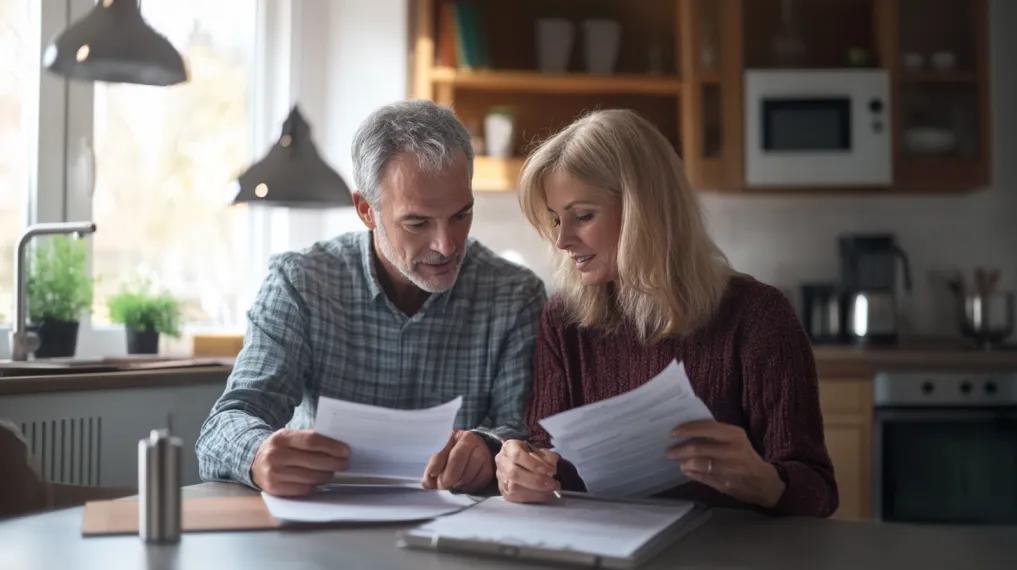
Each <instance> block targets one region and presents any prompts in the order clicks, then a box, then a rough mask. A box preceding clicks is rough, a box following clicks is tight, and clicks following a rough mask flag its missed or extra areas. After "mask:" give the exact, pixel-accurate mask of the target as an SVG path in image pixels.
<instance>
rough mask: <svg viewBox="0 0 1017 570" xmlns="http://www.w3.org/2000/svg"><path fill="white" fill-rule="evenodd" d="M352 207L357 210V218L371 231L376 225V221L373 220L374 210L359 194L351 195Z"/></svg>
mask: <svg viewBox="0 0 1017 570" xmlns="http://www.w3.org/2000/svg"><path fill="white" fill-rule="evenodd" d="M353 207H354V208H356V209H357V216H358V217H359V218H360V221H361V222H364V225H365V226H367V229H369V230H373V229H374V228H375V227H376V226H377V225H378V220H376V219H374V210H373V209H371V205H370V204H368V203H367V200H366V199H365V198H364V195H363V194H361V193H360V192H354V193H353Z"/></svg>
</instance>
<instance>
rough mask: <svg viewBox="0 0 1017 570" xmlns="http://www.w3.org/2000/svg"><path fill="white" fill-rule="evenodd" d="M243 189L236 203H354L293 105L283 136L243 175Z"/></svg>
mask: <svg viewBox="0 0 1017 570" xmlns="http://www.w3.org/2000/svg"><path fill="white" fill-rule="evenodd" d="M238 182H239V183H240V192H238V193H237V197H236V198H234V199H233V203H234V204H240V203H245V202H246V203H250V204H265V205H271V206H290V207H297V208H300V207H304V208H315V207H319V208H320V207H343V206H352V205H353V198H352V197H351V196H350V189H349V187H348V186H346V182H344V181H343V179H342V177H340V176H339V174H338V173H337V172H336V171H335V170H332V167H330V166H329V165H328V164H326V163H325V161H324V160H322V158H321V156H320V155H319V154H318V149H316V148H315V147H314V143H313V142H312V141H311V127H310V125H308V124H307V121H305V120H304V117H303V115H301V114H300V111H299V110H298V109H297V108H296V107H295V106H294V107H293V110H292V111H290V114H289V116H288V117H286V122H284V123H283V128H282V135H281V136H280V137H279V140H278V141H277V142H276V143H275V144H274V145H272V148H271V149H269V151H268V154H267V155H265V158H263V159H261V160H260V161H258V162H256V163H254V164H253V165H251V167H250V168H248V169H247V171H246V172H244V173H243V174H241V175H240V178H239V179H238Z"/></svg>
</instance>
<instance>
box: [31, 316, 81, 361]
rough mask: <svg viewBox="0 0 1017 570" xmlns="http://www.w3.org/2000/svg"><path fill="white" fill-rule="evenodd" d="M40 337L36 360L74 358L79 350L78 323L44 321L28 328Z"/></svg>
mask: <svg viewBox="0 0 1017 570" xmlns="http://www.w3.org/2000/svg"><path fill="white" fill-rule="evenodd" d="M28 330H30V331H34V332H35V333H36V334H38V335H39V349H38V350H36V351H35V352H34V353H33V354H35V357H36V358H48V357H53V356H74V352H75V351H76V350H77V348H78V321H57V320H44V321H42V322H41V323H39V324H38V325H32V326H29V327H28Z"/></svg>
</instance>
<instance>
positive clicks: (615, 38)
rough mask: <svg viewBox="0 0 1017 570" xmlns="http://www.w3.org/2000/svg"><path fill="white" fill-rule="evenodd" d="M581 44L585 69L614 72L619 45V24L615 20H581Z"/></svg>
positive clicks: (592, 71)
mask: <svg viewBox="0 0 1017 570" xmlns="http://www.w3.org/2000/svg"><path fill="white" fill-rule="evenodd" d="M583 45H584V48H585V49H584V51H583V55H584V56H585V58H586V71H588V72H590V73H614V66H615V63H616V62H617V61H618V48H620V47H621V24H619V23H618V22H617V21H615V20H604V19H596V20H583Z"/></svg>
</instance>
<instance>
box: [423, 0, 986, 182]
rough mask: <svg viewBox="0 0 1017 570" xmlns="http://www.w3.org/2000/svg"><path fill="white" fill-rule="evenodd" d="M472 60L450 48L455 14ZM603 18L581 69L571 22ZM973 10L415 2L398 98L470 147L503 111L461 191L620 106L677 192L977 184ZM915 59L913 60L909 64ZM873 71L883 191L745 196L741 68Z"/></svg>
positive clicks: (512, 170) (778, 3)
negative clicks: (663, 158)
mask: <svg viewBox="0 0 1017 570" xmlns="http://www.w3.org/2000/svg"><path fill="white" fill-rule="evenodd" d="M463 4H472V5H473V6H474V7H476V8H477V10H476V14H479V16H478V17H477V19H476V20H475V21H474V25H473V26H471V29H475V30H476V32H477V33H476V35H475V36H474V40H475V42H474V43H476V42H479V44H480V45H482V46H483V48H484V50H483V51H485V52H486V57H485V58H484V59H486V61H482V64H481V65H476V66H474V67H466V66H465V65H463V61H462V60H463V58H461V57H459V56H460V55H461V54H457V53H456V48H455V47H450V46H454V45H455V43H456V41H457V40H458V38H459V36H460V35H461V34H462V32H461V28H457V27H456V26H457V24H456V19H455V10H456V8H455V7H456V5H463ZM546 18H559V19H564V20H567V21H568V22H571V23H572V25H573V30H574V38H573V39H574V41H573V43H572V48H571V51H570V53H569V55H568V63H567V67H566V69H565V71H562V72H555V73H546V72H542V71H540V70H539V68H538V63H537V62H538V59H539V57H538V53H537V52H538V48H537V47H536V44H537V36H538V33H537V31H536V28H537V26H538V21H540V20H543V19H546ZM589 19H608V20H614V21H616V22H618V23H619V24H620V27H621V30H622V32H621V42H620V48H619V51H618V56H617V66H616V68H615V71H614V73H588V72H586V71H585V69H586V66H585V63H584V50H585V48H584V44H585V37H584V32H583V25H582V23H583V22H584V21H586V20H589ZM987 19H988V7H987V3H986V1H985V0H929V1H926V0H753V1H752V2H747V1H746V0H640V1H639V2H626V1H623V0H586V1H583V2H576V1H571V0H513V1H497V0H494V1H486V2H480V1H478V0H472V1H471V0H415V3H414V12H413V24H412V31H411V37H412V42H411V44H412V49H413V54H412V70H413V79H412V95H413V96H414V97H419V98H426V99H433V100H435V101H437V102H439V103H441V104H444V105H448V106H451V107H453V108H454V109H455V110H456V112H457V114H458V115H459V117H460V118H461V119H462V120H463V122H464V124H466V126H467V128H468V129H469V130H470V131H471V133H472V134H473V135H476V136H477V137H480V138H482V136H483V122H484V117H485V115H487V113H488V112H489V111H491V110H492V109H494V108H499V107H501V108H505V107H507V108H509V109H510V110H511V112H512V114H513V116H514V121H515V130H516V142H515V145H514V149H513V151H514V152H513V153H512V154H511V156H508V157H491V156H487V155H484V154H480V155H478V157H477V161H476V164H475V179H474V187H475V189H476V190H495V191H505V190H514V189H515V188H516V187H517V185H518V178H519V171H520V169H521V167H522V163H523V158H524V157H525V155H526V154H527V153H528V152H529V151H530V150H532V148H533V147H534V146H535V145H536V144H538V143H539V142H540V141H541V140H543V139H544V138H546V137H547V136H549V135H551V134H553V133H554V132H556V131H557V130H559V129H561V128H562V127H564V126H565V125H567V124H568V123H570V122H571V121H573V120H574V119H576V118H578V117H580V116H582V115H583V114H584V113H587V112H589V111H591V110H595V109H603V108H612V107H626V108H631V109H634V110H636V111H638V112H639V113H641V114H642V115H643V116H645V117H646V118H647V119H649V120H650V121H651V122H653V123H654V124H655V125H656V126H657V127H658V128H659V129H660V131H661V132H662V133H663V134H664V136H665V137H667V139H668V140H670V141H671V143H672V144H673V145H674V148H675V150H676V151H677V152H678V153H679V154H680V155H681V156H682V158H683V161H684V164H685V167H686V170H687V173H688V176H689V179H690V181H691V182H692V185H693V187H695V188H696V189H700V190H713V191H725V192H743V193H753V194H759V193H764V192H765V193H784V192H799V193H800V192H807V193H809V194H815V193H817V192H819V193H843V192H852V193H857V192H868V193H876V194H886V193H890V192H896V193H929V192H954V193H956V192H961V191H967V190H972V189H976V188H981V187H984V186H985V185H986V184H987V183H988V182H989V172H990V163H989V157H990V156H991V148H990V138H989V119H988V114H989V101H988V86H989V78H988V40H987ZM916 54H917V55H919V56H921V59H922V65H916V64H915V61H916V58H915V57H914V56H915V55H916ZM848 66H863V67H864V66H869V67H880V68H884V69H886V70H887V71H888V73H889V75H890V78H891V83H892V90H891V91H892V93H891V98H892V100H893V101H892V109H893V119H892V125H891V128H892V137H893V143H892V148H893V156H892V159H893V165H894V177H893V184H892V185H891V186H890V187H888V188H887V187H864V188H862V187H859V188H851V187H849V188H828V187H819V188H814V187H795V188H772V187H768V188H747V187H746V184H745V177H744V147H745V144H744V124H743V113H744V111H743V74H744V71H745V70H746V69H751V68H771V67H832V68H838V67H848Z"/></svg>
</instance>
